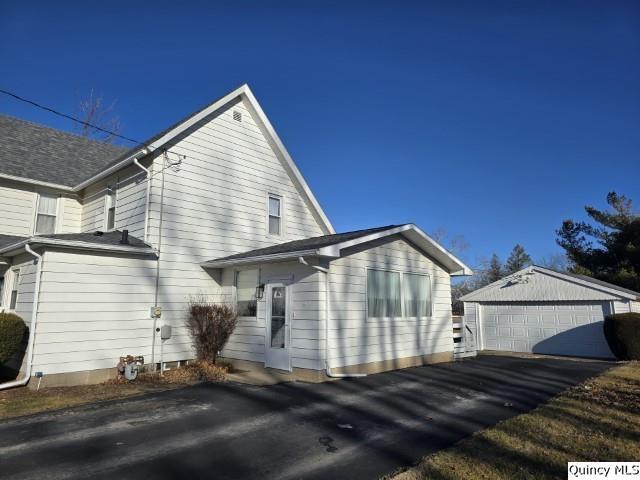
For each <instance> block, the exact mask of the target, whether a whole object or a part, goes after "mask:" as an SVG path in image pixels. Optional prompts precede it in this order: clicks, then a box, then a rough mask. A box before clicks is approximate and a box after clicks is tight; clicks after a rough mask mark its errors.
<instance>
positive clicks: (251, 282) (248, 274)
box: [236, 269, 258, 317]
mask: <svg viewBox="0 0 640 480" xmlns="http://www.w3.org/2000/svg"><path fill="white" fill-rule="evenodd" d="M257 286H258V270H257V269H254V270H240V271H238V272H236V308H237V310H238V316H239V317H255V316H256V314H257V311H258V301H257V298H256V287H257Z"/></svg>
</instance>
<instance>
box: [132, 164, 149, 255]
mask: <svg viewBox="0 0 640 480" xmlns="http://www.w3.org/2000/svg"><path fill="white" fill-rule="evenodd" d="M133 163H134V165H136V166H137V167H139V168H141V169H142V170H143V171H144V172H145V174H146V175H147V192H146V197H147V199H146V202H145V208H144V242H145V243H147V238H148V235H149V234H148V231H149V198H150V197H151V170H149V169H148V168H147V167H145V166H143V165H142V164H141V163H140V162H139V161H138V159H137V158H134V159H133Z"/></svg>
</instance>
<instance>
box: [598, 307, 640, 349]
mask: <svg viewBox="0 0 640 480" xmlns="http://www.w3.org/2000/svg"><path fill="white" fill-rule="evenodd" d="M604 336H605V338H606V339H607V343H608V344H609V348H610V349H611V351H612V352H613V354H614V355H615V356H616V358H618V359H620V360H640V313H617V314H615V315H607V317H605V319H604Z"/></svg>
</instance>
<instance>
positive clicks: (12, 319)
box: [0, 313, 27, 365]
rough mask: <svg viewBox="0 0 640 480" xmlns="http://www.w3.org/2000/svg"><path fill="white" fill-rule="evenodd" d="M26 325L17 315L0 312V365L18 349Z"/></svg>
mask: <svg viewBox="0 0 640 480" xmlns="http://www.w3.org/2000/svg"><path fill="white" fill-rule="evenodd" d="M26 330H27V326H26V325H25V324H24V322H23V321H22V318H20V317H19V316H18V315H15V314H13V313H0V365H2V364H3V363H4V362H6V361H7V360H9V358H10V357H11V355H13V354H14V353H16V352H17V351H18V348H20V343H21V342H22V337H24V334H25V332H26Z"/></svg>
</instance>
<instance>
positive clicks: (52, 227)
mask: <svg viewBox="0 0 640 480" xmlns="http://www.w3.org/2000/svg"><path fill="white" fill-rule="evenodd" d="M57 214H58V196H57V195H52V194H49V193H41V194H39V195H38V209H37V213H36V228H35V233H36V234H41V233H56V217H57Z"/></svg>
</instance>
